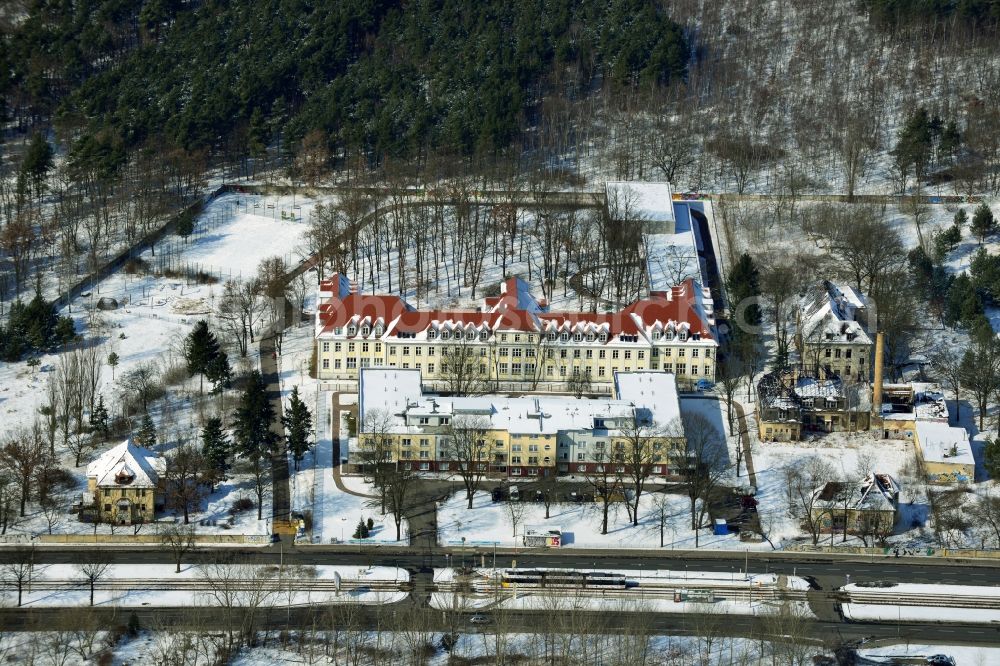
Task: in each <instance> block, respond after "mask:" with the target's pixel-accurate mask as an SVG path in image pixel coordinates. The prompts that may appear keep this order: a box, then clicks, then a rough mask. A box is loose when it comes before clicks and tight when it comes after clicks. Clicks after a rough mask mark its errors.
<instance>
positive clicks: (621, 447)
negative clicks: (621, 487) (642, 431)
mask: <svg viewBox="0 0 1000 666" xmlns="http://www.w3.org/2000/svg"><path fill="white" fill-rule="evenodd" d="M514 437H517V435H514ZM522 437H523V436H522ZM528 437H530V438H531V439H538V438H540V437H542V438H544V439H546V440H548V439H551V438H552V435H538V434H531V435H528ZM448 443H449V439H448V438H447V437H440V438H438V446H439V447H441V448H445V447H447V446H448ZM478 444H479V448H481V449H485V448H486V440H482V439H481V440H479V442H478ZM587 444H588V443H587V442H585V441H580V442H572V445H573V446H576V447H578V448H582V449H585V448H587ZM593 444H594V448H595V449H597V450H598V451H603V450H604V449H605V447H607V445H608V443H607V442H605V441H601V440H598V441H596V442H593ZM399 445H400V446H401V447H403V448H410V447H412V446H413V438H411V437H403V438H401V439H400V440H399ZM430 445H431V442H430V439H429V438H427V437H421V438H420V447H421V448H427V447H430ZM493 446H494V447H495V448H498V449H499V448H504V447H505V446H506V445H505V444H504V441H503V440H502V439H496V440H493ZM523 446H525V445H524V444H511V445H510V450H511V451H513V452H514V453H518V452H520V451H522V450H523V449H522V448H521V447H523ZM527 446H528V451H529V452H535V451H542V450H545V451H551V450H552V445H551V444H528V445H527ZM566 446H567V444H566V443H565V442H564V443H561V444H559V448H566ZM663 447H664V443H663V442H662V441H654V442H653V450H654V451H662V450H663ZM612 448H613V449H614V451H615V452H617V453H624V452H625V443H624V442H615V444H614V446H613V447H612ZM442 455H443V454H442Z"/></svg>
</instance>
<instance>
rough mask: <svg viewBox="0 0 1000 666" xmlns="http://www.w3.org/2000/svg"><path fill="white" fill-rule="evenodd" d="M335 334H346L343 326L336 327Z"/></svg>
mask: <svg viewBox="0 0 1000 666" xmlns="http://www.w3.org/2000/svg"><path fill="white" fill-rule="evenodd" d="M333 334H334V335H343V334H344V327H343V326H336V327H334V329H333Z"/></svg>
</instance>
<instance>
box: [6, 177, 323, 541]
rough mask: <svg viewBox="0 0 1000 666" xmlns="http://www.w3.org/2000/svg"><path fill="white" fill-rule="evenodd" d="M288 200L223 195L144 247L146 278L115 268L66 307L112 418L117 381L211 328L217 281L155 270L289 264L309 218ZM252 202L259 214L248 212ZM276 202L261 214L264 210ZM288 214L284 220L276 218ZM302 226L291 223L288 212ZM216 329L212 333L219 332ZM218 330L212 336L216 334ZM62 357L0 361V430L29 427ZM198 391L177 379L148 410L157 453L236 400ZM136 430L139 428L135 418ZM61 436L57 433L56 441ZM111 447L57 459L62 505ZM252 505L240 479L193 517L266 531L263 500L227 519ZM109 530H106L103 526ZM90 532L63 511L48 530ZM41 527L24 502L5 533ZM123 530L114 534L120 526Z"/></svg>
mask: <svg viewBox="0 0 1000 666" xmlns="http://www.w3.org/2000/svg"><path fill="white" fill-rule="evenodd" d="M291 199H292V198H291V197H249V196H244V195H227V196H223V197H219V198H218V199H216V200H215V201H213V202H212V203H211V204H209V205H208V206H207V207H206V210H205V211H204V212H203V214H202V215H201V216H200V217H199V220H198V222H197V224H196V227H195V233H194V234H192V236H191V237H190V238H189V240H188V242H187V243H185V242H183V241H182V240H181V239H179V238H176V237H171V238H169V239H167V240H165V241H164V242H162V243H160V244H158V245H157V246H156V248H155V255H154V254H153V250H146V251H145V252H144V253H143V254H142V259H144V260H145V261H146V262H148V264H149V266H150V267H151V272H150V273H148V274H143V275H135V274H133V275H130V274H126V273H125V272H123V271H122V272H119V273H117V274H115V275H112V276H110V277H109V278H107V279H105V280H103V281H101V282H100V283H97V284H95V285H94V288H93V290H92V292H91V295H90V296H88V297H81V298H78V299H76V300H75V301H74V302H73V303H71V304H70V306H69V307H68V308H66V309H64V311H63V314H70V315H71V316H72V317H73V318H74V321H75V324H76V329H77V332H78V333H79V334H80V335H81V336H82V338H83V340H84V344H85V345H92V346H97V347H99V352H100V353H99V356H100V359H101V362H100V364H99V365H100V370H101V373H102V374H101V378H100V382H99V385H98V393H100V394H102V395H103V396H104V400H105V404H106V405H107V408H108V411H109V412H111V413H112V415H114V414H116V413H119V412H120V409H119V407H118V395H119V394H120V392H121V391H122V389H121V387H120V383H119V382H120V380H121V378H122V377H123V376H125V375H126V374H128V373H129V372H130V371H131V370H134V369H135V368H137V367H138V366H140V365H141V364H153V365H154V366H155V367H156V368H157V369H158V371H160V372H162V371H165V370H168V369H170V368H173V367H176V366H178V365H181V364H183V353H182V349H183V340H184V337H185V336H186V335H187V333H188V332H189V331H190V330H191V328H192V326H193V325H194V324H195V322H196V321H197V320H199V319H203V318H204V319H208V320H209V322H210V325H211V326H212V327H213V328H216V325H215V322H214V320H213V317H212V312H213V311H214V309H215V300H216V298H217V297H218V296H219V294H220V293H221V290H222V285H221V283H216V284H204V285H198V284H194V283H193V281H192V282H191V284H188V282H189V281H188V280H186V279H185V278H184V277H175V278H169V277H165V276H163V275H162V274H159V273H158V272H156V271H158V270H159V267H160V266H161V265H163V266H164V267H167V266H169V267H171V268H173V269H174V270H182V269H190V270H195V271H204V272H207V273H210V274H212V275H214V276H215V277H216V278H218V279H220V280H224V279H228V278H229V277H230V276H232V277H234V278H235V277H239V276H241V275H242V276H243V277H249V276H250V275H252V274H253V273H254V272H255V271H256V268H257V264H258V263H259V261H260V260H261V259H263V258H266V257H268V256H275V255H277V256H282V257H284V258H285V259H286V261H289V262H296V261H297V260H298V259H297V256H298V253H297V248H298V247H299V246H300V245H301V241H302V237H303V233H304V230H305V226H306V224H305V223H304V222H303V221H301V217H302V216H303V215H308V212H309V210H310V209H311V207H312V206H313V202H311V201H306V200H303V198H302V197H298V198H297V201H296V204H295V205H298V206H300V208H299V209H293V208H292V202H291ZM255 202H257V203H259V205H260V208H257V209H255V208H254V207H253V204H254V203H255ZM269 205H271V206H275V207H274V208H268V206H269ZM283 210H284V211H286V218H288V219H285V220H282V219H281V212H282V211H283ZM293 211H294V212H295V214H296V215H297V216H299V218H300V220H299V221H293V220H292V219H291V215H292V212H293ZM103 297H107V298H114V299H116V300H117V301H118V302H119V304H120V307H119V308H118V309H116V310H110V311H99V310H96V309H94V307H93V305H94V304H95V303H96V301H97V299H99V298H103ZM216 330H217V329H216ZM217 332H218V331H217ZM112 352H114V353H115V354H117V355H118V365H117V366H116V367H115V368H113V369H112V368H111V367H110V366H108V365H107V364H106V363H105V362H104V361H105V360H106V359H107V358H108V356H109V354H111V353H112ZM250 352H251V353H250V355H249V357H248V358H246V359H240V358H239V357H238V354H237V353H236V352H235V351H234V350H230V351H229V355H230V361H231V362H232V363H233V364H234V366H236V369H237V370H240V369H246V368H249V367H256V365H257V350H256V348H255V347H253V346H252V347H251V349H250ZM65 356H66V354H65V353H56V354H45V355H42V356H40V357H39V360H40V362H41V365H40V367H39V368H38V369H37V370H32V369H31V368H29V367H28V366H27V365H26V364H24V363H0V415H2V416H3V417H4V419H5V424H4V431H7V432H9V431H11V430H13V429H15V428H18V427H29V426H30V425H31V423H32V422H33V420H34V419H35V418H36V417H37V415H38V413H39V409H40V408H42V407H44V406H45V405H46V404H47V403H48V398H47V397H46V391H45V387H46V384H47V382H48V380H49V377H51V376H52V374H53V373H54V370H55V368H56V367H57V366H58V365H59V364H60V363H63V362H64V359H65ZM197 393H198V379H197V378H195V379H191V380H187V381H183V382H181V383H180V384H176V385H174V386H171V387H169V388H168V394H167V396H166V397H165V398H163V399H160V400H157V401H155V402H154V403H153V404H151V405H150V415H151V416H152V418H153V421H154V423H155V424H156V426H157V440H158V446H157V447H156V448H157V449H158V450H159V451H161V452H167V451H169V450H170V449H172V448H173V447H174V446H176V444H177V443H178V442H179V441H181V440H182V439H183V440H187V441H191V442H193V443H197V440H198V431H199V430H200V427H201V424H202V423H203V420H204V418H206V417H207V416H212V415H214V413H217V412H222V413H225V412H227V411H228V410H230V409H231V408H232V406H233V404H234V392H229V395H227V396H223V397H220V398H214V399H212V400H208V401H206V402H205V403H202V405H201V406H199V407H197V408H195V406H194V405H193V401H192V398H193V397H194V396H195V394H197ZM135 419H136V420H135V422H134V423H133V427H135V428H137V427H138V425H139V422H138V419H139V417H135ZM59 437H61V434H60V435H59ZM116 443H117V441H111V442H108V443H106V444H104V445H102V447H101V448H100V449H98V450H95V451H93V452H91V453H89V454H88V455H85V456H84V457H83V459H82V460H81V465H80V466H79V467H74V465H73V462H74V461H73V458H72V456H69V455H68V454H65V453H60V463H61V465H62V466H63V467H65V468H68V470H69V471H70V473H71V474H72V476H73V479H74V481H75V487H74V488H73V489H71V490H69V491H68V492H67V493H66V496H65V498H64V502H65V504H66V505H67V506H68V505H69V504H71V503H75V502H76V501H77V500H78V499H79V496H80V493H82V492H83V491H84V490H85V487H86V480H85V472H86V466H87V464H88V463H89V462H90V460H92V459H93V458H94V457H96V456H97V455H99V453H101V452H102V451H103V450H105V449H106V448H109V447H111V446H113V445H114V444H116ZM245 497H249V498H253V499H254V501H256V498H255V496H254V493H253V492H252V487H251V485H250V481H249V479H248V478H247V477H245V476H242V475H240V474H237V473H232V474H230V479H228V480H227V481H224V482H223V483H221V484H219V485H218V486H217V488H216V490H215V492H213V493H212V494H211V495H209V496H208V497H207V498H206V501H205V503H204V505H203V507H202V510H200V511H196V512H195V513H194V515H193V516H192V518H193V521H194V522H195V529H196V530H197V531H199V532H207V533H212V532H217V533H228V534H265V533H267V532H268V530H269V521H270V514H271V506H270V498H269V497H265V501H264V506H263V507H262V509H263V516H264V518H263V519H262V520H260V521H258V520H257V519H256V510H250V511H244V512H241V513H238V514H236V515H234V516H232V520H230V513H229V509H230V507H231V506H232V505H233V502H234V501H235V500H237V499H240V498H245ZM104 529H106V528H104ZM90 530H92V526H90V525H86V524H82V523H79V522H78V521H76V519H75V517H74V516H72V515H69V514H61V515H60V516H59V517H58V519H57V521H56V523H55V524H54V525H53V532H59V533H86V532H88V531H90ZM47 531H48V521H47V520H46V519H45V517H44V515H43V514H42V512H41V511H40V509H39V508H38V507H37V506H34V505H32V506H29V511H28V515H27V516H25V517H24V518H22V519H19V520H17V521H16V523H15V524H14V525H12V526H11V528H10V530H9V532H10V533H13V534H23V533H33V534H40V533H43V532H47ZM119 531H121V530H119Z"/></svg>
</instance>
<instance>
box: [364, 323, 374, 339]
mask: <svg viewBox="0 0 1000 666" xmlns="http://www.w3.org/2000/svg"><path fill="white" fill-rule="evenodd" d="M371 332H372V327H371V326H368V325H365V326H362V327H361V335H363V336H364V337H366V338H367V337H368V336H369V335H371Z"/></svg>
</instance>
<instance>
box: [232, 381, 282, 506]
mask: <svg viewBox="0 0 1000 666" xmlns="http://www.w3.org/2000/svg"><path fill="white" fill-rule="evenodd" d="M274 419H275V415H274V407H273V406H272V405H271V400H270V398H269V397H268V395H267V384H265V383H264V378H263V377H262V376H261V374H260V372H259V371H257V370H254V371H253V372H251V373H250V377H249V380H248V382H247V387H246V390H244V392H243V395H242V396H241V397H240V402H239V405H238V406H237V407H236V411H235V412H234V414H233V438H234V442H235V446H234V447H233V448H234V450H235V451H236V453H237V454H238V455H239V456H241V457H243V458H244V459H246V460H247V461H248V462H249V463H250V465H251V472H252V474H253V476H254V484H255V491H256V493H257V519H258V520H261V519H262V517H263V509H262V507H261V505H262V503H263V501H264V492H265V491H266V489H267V483H268V480H269V475H268V474H267V470H268V464H269V462H270V459H271V455H272V454H273V453H274V449H275V446H276V445H277V443H278V435H277V434H276V433H274V432H273V431H272V430H271V424H272V423H274Z"/></svg>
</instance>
